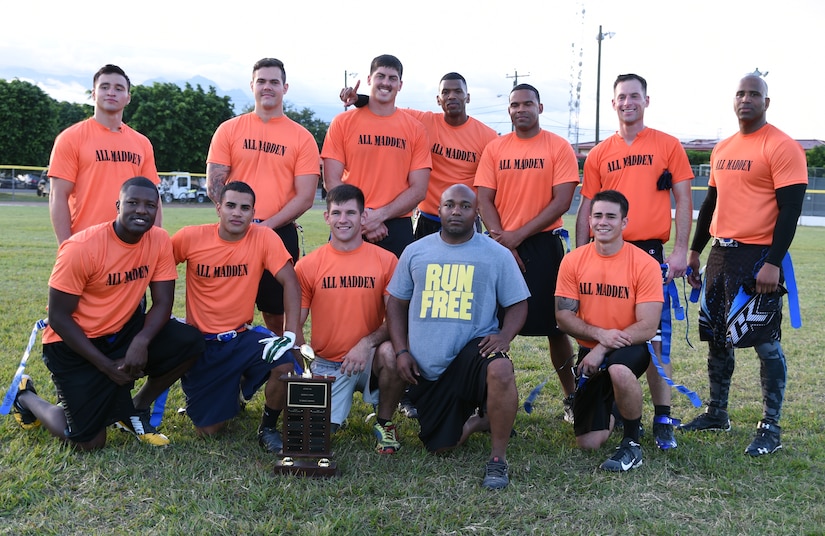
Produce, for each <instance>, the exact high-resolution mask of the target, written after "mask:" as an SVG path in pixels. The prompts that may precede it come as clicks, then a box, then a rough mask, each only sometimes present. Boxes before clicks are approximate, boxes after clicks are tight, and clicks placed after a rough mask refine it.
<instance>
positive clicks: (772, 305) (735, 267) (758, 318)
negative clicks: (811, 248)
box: [699, 243, 785, 348]
mask: <svg viewBox="0 0 825 536" xmlns="http://www.w3.org/2000/svg"><path fill="white" fill-rule="evenodd" d="M769 249H770V248H769V246H762V245H755V244H742V243H739V246H738V247H722V246H718V245H715V246H713V247H711V249H710V253H709V254H708V263H707V268H706V269H705V282H704V284H705V288H704V292H703V293H702V302H701V304H700V305H701V307H700V309H699V338H700V339H701V340H703V341H708V342H710V343H711V344H712V345H714V346H716V347H718V348H724V347H734V348H748V347H751V346H757V345H759V344H763V343H766V342H771V341H780V340H782V294H784V292H785V291H784V288H783V289H782V290H780V291H779V292H772V293H770V294H760V295H758V299H757V300H756V301H755V302H754V303H751V304H750V308H753V314H744V315H742V314H740V315H737V314H733V313H735V312H736V310H739V308H740V307H741V306H742V305H741V304H739V303H738V302H737V300H736V297H737V295H738V294H739V290H740V289H743V290H744V291H745V292H746V293H748V294H750V295H753V293H754V289H755V288H756V275H757V274H758V273H759V270H761V269H762V266H763V265H764V264H765V258H766V257H767V255H768V251H769ZM784 282H785V273H784V271H783V270H782V268H781V266H780V268H779V283H780V284H782V283H784ZM732 309H734V311H732ZM747 310H748V309H747V308H745V311H747ZM731 329H735V330H736V331H737V333H731ZM734 335H735V336H734Z"/></svg>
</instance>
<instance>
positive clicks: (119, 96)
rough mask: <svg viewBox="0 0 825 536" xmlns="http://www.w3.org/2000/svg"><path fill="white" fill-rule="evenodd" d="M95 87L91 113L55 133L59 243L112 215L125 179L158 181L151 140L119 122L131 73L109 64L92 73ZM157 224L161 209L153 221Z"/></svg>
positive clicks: (54, 213) (52, 206)
mask: <svg viewBox="0 0 825 536" xmlns="http://www.w3.org/2000/svg"><path fill="white" fill-rule="evenodd" d="M93 86H94V87H93V89H92V99H93V100H94V115H93V116H92V117H90V118H89V119H86V120H85V121H81V122H80V123H77V124H75V125H72V126H71V127H69V128H67V129H66V130H64V131H63V132H61V133H60V135H59V136H57V139H55V140H54V147H53V148H52V154H51V158H50V161H49V171H48V173H49V178H50V179H51V186H50V193H49V216H50V217H51V220H52V227H54V234H55V236H57V243H58V244H61V243H63V241H64V240H66V239H67V238H69V237H70V236H71V235H73V234H75V233H77V232H79V231H82V230H83V229H86V228H87V227H91V226H92V225H97V224H98V223H103V222H108V221H111V220H113V219H115V216H117V212H116V210H115V205H114V203H112V199H117V197H118V193H119V191H120V187H121V186H122V185H123V181H125V180H126V179H129V178H131V177H138V176H142V177H146V178H148V179H149V180H151V181H152V182H154V183H155V184H157V183H159V182H160V179H159V178H158V172H157V169H155V153H154V150H153V149H152V144H151V143H150V142H149V139H148V138H147V137H146V136H144V135H143V134H141V133H139V132H137V131H135V130H132V129H131V128H129V126H128V125H126V124H124V123H123V109H124V108H126V105H127V104H129V102H130V101H131V98H132V96H131V89H132V84H131V81H130V80H129V77H128V76H126V73H125V72H123V69H121V68H120V67H118V66H117V65H111V64H108V65H104V66H103V67H101V68H100V69H99V70H98V71H97V72H96V73H95V75H94V77H93ZM160 224H161V214H160V211H159V212H158V215H157V218H156V221H155V225H157V226H160Z"/></svg>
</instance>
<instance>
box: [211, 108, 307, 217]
mask: <svg viewBox="0 0 825 536" xmlns="http://www.w3.org/2000/svg"><path fill="white" fill-rule="evenodd" d="M206 161H207V162H208V163H210V164H220V165H222V166H229V168H230V169H229V177H228V178H227V182H231V181H241V182H245V183H247V184H249V185H250V186H251V187H252V189H253V190H254V191H255V198H256V202H255V217H256V218H258V219H261V220H265V219H267V218H271V217H272V216H274V215H275V214H277V213H278V212H280V211H281V209H282V208H283V207H284V205H286V204H287V203H288V202H289V200H290V199H292V198H293V197H295V177H298V176H301V175H318V176H320V174H321V164H320V157H319V155H318V144H317V143H316V142H315V138H313V137H312V134H310V133H309V131H308V130H307V129H305V128H304V127H302V126H301V125H299V124H298V123H296V122H295V121H293V120H292V119H290V118H289V117H287V116H283V117H276V118H273V119H270V120H269V121H267V122H264V121H263V120H261V118H260V117H258V116H257V115H256V114H255V112H249V113H246V114H243V115H239V116H238V117H233V118H232V119H229V120H228V121H224V122H223V123H221V124H220V126H218V129H217V130H216V131H215V134H214V135H213V136H212V143H211V144H210V145H209V154H208V155H207V156H206Z"/></svg>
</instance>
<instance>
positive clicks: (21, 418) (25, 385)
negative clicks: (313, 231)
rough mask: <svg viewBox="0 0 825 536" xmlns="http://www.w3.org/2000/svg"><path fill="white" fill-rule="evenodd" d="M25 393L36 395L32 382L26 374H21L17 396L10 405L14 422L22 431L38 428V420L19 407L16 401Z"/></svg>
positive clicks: (29, 412)
mask: <svg viewBox="0 0 825 536" xmlns="http://www.w3.org/2000/svg"><path fill="white" fill-rule="evenodd" d="M25 391H29V392H31V393H34V394H37V391H35V390H34V382H32V379H31V377H30V376H29V375H28V374H23V376H21V378H20V384H19V386H18V387H17V395H15V397H14V404H12V409H11V410H12V413H14V420H16V421H17V423H18V424H19V425H20V426H21V427H22V428H23V430H34V429H35V428H37V427H39V426H40V419H38V418H37V417H35V415H34V413H32V412H31V411H29V410H28V409H27V408H24V407H23V406H21V405H20V402H19V401H18V400H17V399H18V398H19V397H20V393H23V392H25Z"/></svg>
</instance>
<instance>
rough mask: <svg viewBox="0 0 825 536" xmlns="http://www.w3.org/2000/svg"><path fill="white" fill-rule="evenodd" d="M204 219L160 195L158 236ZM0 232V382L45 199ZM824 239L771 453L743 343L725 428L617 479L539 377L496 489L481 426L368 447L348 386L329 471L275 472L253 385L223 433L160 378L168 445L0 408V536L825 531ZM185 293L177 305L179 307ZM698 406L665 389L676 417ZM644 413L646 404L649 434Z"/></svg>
mask: <svg viewBox="0 0 825 536" xmlns="http://www.w3.org/2000/svg"><path fill="white" fill-rule="evenodd" d="M0 201H5V200H2V199H0ZM320 215H321V212H320V209H319V208H318V207H316V208H315V209H313V210H312V211H310V213H308V214H307V215H305V216H304V217H303V218H302V219H301V222H300V223H301V224H302V225H303V228H304V237H305V247H306V249H307V251H310V250H312V249H314V248H315V247H317V246H318V245H320V244H321V243H322V242H324V241H325V240H326V236H327V230H326V227H325V226H324V224H323V221H322V219H321V217H320ZM214 220H215V213H214V210H213V209H211V208H210V207H203V206H187V207H181V206H170V207H167V209H166V210H165V214H164V222H165V226H166V228H167V229H169V230H170V231H174V230H177V229H178V228H180V227H181V226H183V225H188V224H193V223H203V222H209V221H214ZM568 220H571V218H568ZM571 223H572V221H568V227H570V226H571ZM0 229H2V232H0V246H1V247H0V284H2V289H3V290H2V292H0V311H1V312H2V314H0V393H5V389H6V387H7V382H9V381H10V380H11V376H12V374H13V372H14V370H15V368H16V366H17V363H18V361H19V359H20V356H21V355H22V352H23V349H24V348H25V344H26V340H27V338H28V334H29V333H30V331H31V329H32V325H33V324H34V321H35V320H37V319H38V318H42V317H43V316H44V315H45V305H46V287H47V281H48V276H49V272H50V269H51V265H52V262H53V260H54V255H55V251H56V248H55V241H54V237H53V234H52V232H51V227H50V224H49V218H48V210H47V207H46V204H45V203H40V204H38V205H35V206H8V205H4V206H2V207H0ZM823 238H825V230H823V229H816V228H800V229H799V231H798V234H797V238H796V241H795V242H794V246H793V248H792V254H793V256H794V261H795V264H796V271H797V279H798V281H799V283H800V291H801V294H802V314H803V320H804V323H805V325H804V328H803V329H802V330H792V329H791V328H790V327H789V326H787V327H786V330H785V335H786V336H785V340H784V342H783V346H784V348H785V351H786V353H787V355H788V374H789V378H788V389H787V398H786V404H785V410H784V417H783V420H782V426H783V432H784V433H783V443H784V445H785V448H784V449H783V450H781V451H779V452H778V453H776V454H774V455H772V456H769V457H765V458H759V459H751V458H749V457H747V456H745V455H743V453H742V452H743V450H744V448H745V446H746V445H747V444H748V442H749V441H750V439H751V435H752V433H753V430H754V426H755V424H756V421H757V420H758V419H759V418H760V415H761V401H760V394H759V380H758V366H759V365H758V359H757V358H756V356H755V354H754V353H753V351H751V350H742V351H739V352H738V353H737V355H738V357H739V359H738V366H737V370H736V373H735V374H734V377H733V386H732V390H731V392H732V394H731V406H730V413H731V420H732V421H733V430H732V431H731V432H730V433H718V434H715V433H710V434H701V433H696V434H692V435H688V434H680V435H678V439H679V448H678V449H676V450H674V451H670V452H667V453H663V452H659V451H658V450H657V449H656V448H655V447H654V446H653V440H652V438H651V437H650V434H649V433H648V434H647V435H646V436H645V437H644V438H643V439H642V446H643V449H644V456H645V457H644V465H642V467H641V468H639V469H638V470H636V471H633V472H631V473H628V474H621V475H617V474H607V473H604V472H601V471H599V470H597V466H598V465H599V464H600V463H601V462H602V461H603V460H604V459H605V458H606V457H607V456H609V455H610V453H611V451H612V449H613V447H614V446H615V445H616V444H617V443H618V441H619V437H618V436H614V437H613V438H611V440H610V441H609V442H608V444H607V445H606V446H605V447H604V448H602V449H601V450H600V451H598V452H583V451H580V450H577V449H575V448H574V447H573V445H574V437H573V431H572V429H571V427H570V425H569V424H567V423H565V422H564V421H562V420H561V393H560V389H559V387H558V382H557V381H556V380H555V379H551V381H550V382H549V383H548V384H547V386H546V387H545V388H544V390H543V391H542V393H541V396H540V397H539V398H538V400H537V401H536V403H535V409H534V411H533V413H532V414H530V415H528V414H526V413H524V412H523V411H520V412H519V415H518V418H517V420H516V431H517V437H515V438H514V439H513V441H512V442H511V446H510V449H509V451H508V459H509V462H510V473H511V482H512V483H511V485H510V486H509V487H508V488H507V489H505V490H503V491H501V492H493V493H490V492H487V491H485V490H483V489H481V488H480V483H481V476H482V471H483V466H484V462H485V461H486V458H487V456H488V452H489V437H486V436H485V435H483V434H478V435H477V436H475V437H473V438H471V440H470V441H469V442H468V444H467V445H466V446H465V447H463V448H461V449H459V450H457V451H455V452H453V453H452V454H449V455H447V456H439V457H436V456H431V455H429V454H427V453H426V452H425V450H424V449H423V447H422V446H421V443H420V442H419V441H418V438H417V436H416V434H417V429H416V423H415V421H408V420H405V419H404V418H403V417H399V422H400V433H401V441H402V444H403V445H404V448H403V449H402V450H401V452H400V453H399V454H398V455H396V456H392V457H386V458H384V457H380V456H378V455H377V454H375V453H373V452H372V447H373V444H374V441H373V438H372V434H371V429H370V425H369V424H367V423H365V422H364V420H365V417H366V416H367V414H368V413H370V412H371V408H369V407H367V406H365V405H364V404H363V403H362V402H360V397H357V398H358V400H359V402H357V403H356V404H355V406H354V408H353V412H352V415H351V416H350V420H349V426H348V427H347V428H346V429H345V430H344V431H342V432H341V433H339V434H338V435H337V436H336V437H335V438H334V441H333V447H334V450H335V459H336V461H337V462H338V465H339V467H340V469H341V476H339V477H337V478H334V479H330V480H322V481H318V480H312V479H301V478H295V477H281V476H275V475H273V474H272V467H273V464H274V461H275V459H276V458H275V457H273V456H272V455H268V454H265V453H264V452H262V451H261V450H260V448H259V447H258V445H257V442H256V440H255V430H256V427H257V425H258V422H259V419H260V413H261V409H262V403H263V402H262V398H263V397H262V396H261V395H260V394H259V395H257V396H256V397H255V398H254V399H253V401H252V403H251V404H250V405H249V406H248V407H247V409H246V411H244V412H243V413H242V414H241V415H239V416H238V417H237V418H236V419H235V420H233V421H232V423H231V424H230V426H229V428H228V430H227V432H226V433H225V434H224V435H222V436H221V437H218V438H215V439H210V440H204V439H199V438H197V437H196V436H195V434H194V433H193V430H192V425H191V423H190V422H189V421H188V419H187V418H185V417H182V416H179V415H177V414H176V413H175V412H174V410H175V409H176V408H177V407H178V406H180V405H182V402H183V398H182V393H181V391H180V388H179V387H178V386H174V387H173V388H172V391H171V393H170V398H169V402H168V406H167V414H166V418H165V420H164V424H163V431H164V432H165V433H166V434H167V435H169V436H170V438H171V439H172V441H173V445H172V446H171V447H169V448H166V449H154V448H152V447H149V446H146V445H143V444H139V443H137V442H136V441H134V440H133V439H132V438H131V436H128V435H126V434H122V433H119V432H117V431H115V430H112V431H110V432H109V436H108V439H109V444H108V446H107V448H106V449H104V450H102V451H98V452H94V453H85V454H84V453H79V452H75V451H73V450H72V449H70V448H67V447H64V446H60V445H59V444H58V442H57V441H55V440H54V439H53V438H51V437H50V436H49V435H48V434H47V433H46V432H45V431H43V430H35V431H31V432H24V431H22V430H21V429H20V428H19V427H18V426H17V424H16V423H15V421H14V419H13V418H12V417H11V416H9V417H5V418H2V419H0V534H15V535H16V534H38V535H39V534H136V533H139V534H297V535H317V534H321V535H325V534H335V535H338V534H370V535H375V534H391V535H394V534H411V535H419V534H436V535H455V534H460V535H469V534H472V535H477V534H490V535H493V534H496V535H498V534H519V535H521V534H668V535H669V534H724V535H727V534H763V533H771V534H825V447H823V442H822V438H823V435H822V433H823V428H825V418H823V416H822V413H821V412H822V407H823V405H825V404H824V403H825V374H823V372H822V366H821V363H822V358H823V353H825V352H823V350H822V342H821V341H822V336H821V333H822V332H823V327H825V318H823V311H822V310H823V306H824V305H825V298H824V297H823V291H822V286H821V284H820V282H821V281H823V280H825V277H823V275H825V274H823V271H825V268H823V263H822V262H821V259H822V256H823V252H824V251H825V248H823V246H822V241H823ZM182 287H183V284H182V283H181V284H180V285H179V289H178V299H177V301H176V306H175V313H176V314H180V315H182V314H183V292H182ZM688 316H689V318H690V319H691V331H690V339H691V341H692V342H693V343H694V345H695V346H696V347H697V349H696V350H691V349H690V348H688V347H687V345H686V344H685V341H684V338H683V335H684V329H685V328H684V323H683V322H676V323H675V325H674V351H673V355H674V366H675V373H674V376H675V377H676V379H677V380H678V381H680V382H682V383H684V384H686V385H688V386H690V387H692V388H693V389H695V390H697V391H698V392H699V393H700V395H703V396H704V395H706V394H707V375H706V368H705V351H704V345H702V344H701V343H700V342H699V340H698V336H697V335H696V330H695V325H696V308H695V306H693V305H692V306H691V308H690V310H689V312H688ZM39 356H40V344H39V342H38V344H37V345H36V346H35V349H34V351H33V352H32V357H31V358H30V360H29V366H28V368H27V371H28V373H29V374H31V375H32V377H33V378H34V380H35V383H36V385H37V386H38V390H39V391H40V393H41V394H42V395H43V396H45V397H46V398H47V399H49V400H52V401H53V400H54V399H55V395H54V389H53V387H52V386H51V382H50V380H49V374H48V371H47V370H46V368H45V366H44V365H43V363H42V360H41V359H40V358H39ZM512 357H513V360H514V362H515V364H516V367H517V382H518V386H519V392H520V394H521V398H522V399H523V398H524V396H526V394H527V393H528V392H529V391H530V389H532V388H533V387H534V386H535V385H537V384H538V383H539V382H541V381H543V380H545V379H547V377H548V376H549V375H550V374H551V367H550V365H549V357H548V356H547V343H546V341H543V340H541V339H538V338H521V337H520V338H517V339H516V341H515V342H514V345H513V351H512ZM645 391H646V389H645ZM646 396H647V394H646ZM698 411H699V410H696V409H694V408H692V407H691V406H690V404H689V402H688V401H687V399H686V398H684V397H683V396H681V395H679V396H676V395H674V411H673V413H674V416H676V417H681V418H691V417H692V416H693V415H695V414H696V413H697V412H698ZM651 418H652V407H651V405H650V403H649V400H646V405H645V415H644V419H643V422H644V423H645V425H646V428H647V429H648V430H650V420H651Z"/></svg>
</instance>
